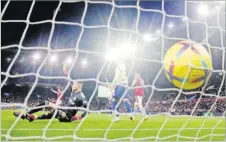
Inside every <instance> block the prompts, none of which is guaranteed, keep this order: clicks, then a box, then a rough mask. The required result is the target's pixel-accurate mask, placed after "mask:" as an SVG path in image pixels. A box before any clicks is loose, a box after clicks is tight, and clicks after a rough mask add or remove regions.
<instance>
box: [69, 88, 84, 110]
mask: <svg viewBox="0 0 226 142" xmlns="http://www.w3.org/2000/svg"><path fill="white" fill-rule="evenodd" d="M85 103H87V101H86V98H85V95H84V94H83V92H82V91H78V92H75V91H72V92H71V96H70V98H69V101H68V105H69V106H76V107H81V106H82V105H83V104H85Z"/></svg>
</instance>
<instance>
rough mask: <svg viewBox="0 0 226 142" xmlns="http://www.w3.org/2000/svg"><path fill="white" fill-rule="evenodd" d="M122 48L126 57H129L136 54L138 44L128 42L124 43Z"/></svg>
mask: <svg viewBox="0 0 226 142" xmlns="http://www.w3.org/2000/svg"><path fill="white" fill-rule="evenodd" d="M120 49H121V50H122V52H123V55H124V56H125V57H129V56H133V55H134V53H135V51H136V46H135V44H131V43H126V44H122V45H121V48H120Z"/></svg>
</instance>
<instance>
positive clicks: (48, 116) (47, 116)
mask: <svg viewBox="0 0 226 142" xmlns="http://www.w3.org/2000/svg"><path fill="white" fill-rule="evenodd" d="M54 112H55V109H52V110H51V111H50V112H48V113H45V114H42V115H39V116H36V115H34V114H27V116H26V119H27V120H28V121H30V122H32V121H34V120H36V119H51V118H52V117H53V115H54ZM57 116H58V115H56V117H57Z"/></svg>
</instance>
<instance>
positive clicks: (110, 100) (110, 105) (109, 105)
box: [108, 98, 112, 116]
mask: <svg viewBox="0 0 226 142" xmlns="http://www.w3.org/2000/svg"><path fill="white" fill-rule="evenodd" d="M108 109H109V110H112V98H109V99H108ZM111 115H112V111H110V112H109V116H111Z"/></svg>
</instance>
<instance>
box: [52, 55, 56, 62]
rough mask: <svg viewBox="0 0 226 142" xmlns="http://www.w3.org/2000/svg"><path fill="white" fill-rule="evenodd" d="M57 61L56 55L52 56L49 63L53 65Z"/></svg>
mask: <svg viewBox="0 0 226 142" xmlns="http://www.w3.org/2000/svg"><path fill="white" fill-rule="evenodd" d="M56 61H57V56H56V55H52V56H51V57H50V62H51V63H54V62H56Z"/></svg>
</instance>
